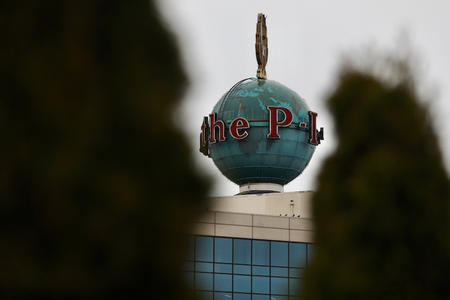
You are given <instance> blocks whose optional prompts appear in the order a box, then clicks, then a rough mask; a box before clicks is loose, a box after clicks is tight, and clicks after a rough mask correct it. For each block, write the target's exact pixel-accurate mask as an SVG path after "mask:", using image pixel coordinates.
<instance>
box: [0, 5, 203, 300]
mask: <svg viewBox="0 0 450 300" xmlns="http://www.w3.org/2000/svg"><path fill="white" fill-rule="evenodd" d="M0 33H1V34H0V36H1V39H2V43H1V44H2V45H1V46H0V87H1V91H0V93H1V101H0V133H1V139H2V141H3V142H2V146H1V148H0V166H1V169H0V199H1V200H0V261H1V263H0V268H1V272H0V291H1V292H0V294H2V298H3V299H26V298H44V299H61V298H64V299H68V298H74V299H75V298H92V299H122V298H123V299H134V298H138V297H139V299H146V298H147V299H149V298H151V299H156V298H164V299H177V298H178V299H186V298H188V295H186V294H185V292H186V290H185V289H184V287H183V283H182V280H181V277H180V274H179V272H178V270H179V268H180V265H181V263H182V261H183V255H184V254H183V251H184V249H185V246H186V239H185V236H184V232H183V230H186V228H187V226H188V224H189V222H190V221H191V220H192V218H194V217H196V216H197V215H198V213H199V211H200V209H201V208H202V207H203V206H204V205H205V203H204V199H205V193H206V192H207V186H208V184H207V181H205V178H202V177H201V176H200V175H199V173H198V172H197V171H196V170H195V168H194V166H193V162H192V160H191V156H190V152H189V150H188V146H187V142H186V140H185V138H184V136H183V135H182V134H181V132H180V130H179V129H178V128H179V127H178V128H177V127H176V126H174V119H175V118H176V115H175V112H176V111H177V106H178V104H179V101H180V98H181V96H182V93H183V91H184V89H185V86H186V77H185V74H184V72H183V70H182V68H181V63H180V59H179V55H178V52H177V49H176V47H175V44H174V42H173V39H172V37H171V36H170V35H169V34H168V32H167V31H166V29H165V28H164V27H163V26H162V24H161V21H160V17H159V15H158V14H157V12H156V9H155V6H154V4H153V3H152V2H151V1H148V0H139V1H100V0H98V1H91V0H89V1H88V0H81V1H80V0H76V1H56V0H53V1H4V2H2V3H1V4H0Z"/></svg>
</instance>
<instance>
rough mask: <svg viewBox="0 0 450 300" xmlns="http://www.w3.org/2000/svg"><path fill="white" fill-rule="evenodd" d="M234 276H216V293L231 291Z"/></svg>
mask: <svg viewBox="0 0 450 300" xmlns="http://www.w3.org/2000/svg"><path fill="white" fill-rule="evenodd" d="M231 280H232V275H225V274H214V289H215V290H216V291H225V292H228V291H231V290H232V288H233V283H232V281H231Z"/></svg>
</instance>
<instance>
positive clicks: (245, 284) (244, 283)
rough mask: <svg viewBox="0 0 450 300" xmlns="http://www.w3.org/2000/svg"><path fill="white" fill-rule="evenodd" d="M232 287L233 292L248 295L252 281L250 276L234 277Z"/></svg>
mask: <svg viewBox="0 0 450 300" xmlns="http://www.w3.org/2000/svg"><path fill="white" fill-rule="evenodd" d="M233 281H234V282H233V285H234V287H233V288H234V291H235V292H247V293H250V291H251V286H252V280H251V277H250V276H242V275H234V278H233Z"/></svg>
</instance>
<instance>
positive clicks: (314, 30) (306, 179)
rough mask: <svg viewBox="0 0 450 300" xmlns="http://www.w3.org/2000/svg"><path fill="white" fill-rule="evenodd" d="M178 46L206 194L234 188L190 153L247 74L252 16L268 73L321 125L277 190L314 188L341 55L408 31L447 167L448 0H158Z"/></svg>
mask: <svg viewBox="0 0 450 300" xmlns="http://www.w3.org/2000/svg"><path fill="white" fill-rule="evenodd" d="M158 3H159V6H160V9H161V13H162V14H163V16H164V17H165V20H166V22H167V25H168V26H169V27H170V29H171V30H172V31H173V32H174V34H175V35H176V37H177V39H178V43H179V46H180V48H181V52H182V56H183V61H184V63H185V68H186V70H187V72H188V75H189V77H190V81H191V85H190V87H189V90H188V91H187V93H186V95H185V99H184V100H185V101H184V102H183V106H182V108H181V109H180V111H178V112H177V114H176V118H177V119H178V120H179V121H181V124H183V125H182V127H183V130H185V132H186V134H187V135H188V137H189V139H190V141H191V144H192V151H193V155H194V157H195V159H196V161H197V163H198V165H199V167H200V168H201V169H202V170H204V171H205V172H207V173H209V174H212V175H213V176H214V178H215V186H214V189H213V191H212V195H221V196H225V195H233V194H236V193H237V192H238V186H237V185H235V184H234V183H232V182H230V181H228V179H226V178H225V177H224V176H222V175H221V174H220V172H219V170H218V169H217V168H216V167H215V166H214V164H213V162H212V160H211V159H210V158H207V157H205V156H203V155H202V154H201V153H200V152H199V151H198V135H199V132H200V125H201V122H202V117H203V116H206V115H208V114H209V113H210V111H211V110H212V108H213V106H214V104H215V103H216V102H217V101H218V100H219V99H220V97H221V96H222V95H223V94H224V93H225V92H227V91H228V90H229V89H230V88H231V87H232V86H233V84H235V83H236V82H237V81H239V80H241V79H243V78H247V77H251V76H255V74H256V69H257V64H256V58H255V50H254V49H255V48H254V47H255V46H254V43H255V38H254V36H255V28H256V16H257V14H258V13H259V12H262V13H264V14H266V16H267V28H268V41H269V59H268V63H267V67H266V70H267V76H268V78H269V79H272V80H276V81H278V82H280V83H282V84H284V85H286V86H287V87H289V88H291V89H292V90H294V91H296V92H297V93H298V94H299V95H300V96H302V97H303V98H304V99H305V100H306V102H307V103H308V105H309V107H310V109H311V110H313V111H316V112H318V114H319V116H318V120H317V121H318V126H319V127H324V128H325V141H323V142H322V144H321V145H319V146H318V147H317V149H316V151H315V153H314V155H313V157H312V159H311V162H310V164H309V165H308V167H307V168H306V169H305V171H304V172H303V174H301V175H300V176H299V177H298V178H297V179H295V180H294V181H292V182H291V183H290V184H288V185H286V186H285V191H298V190H314V189H315V187H316V184H317V182H316V175H317V173H318V171H319V170H320V165H321V163H322V162H323V160H324V158H325V157H326V156H327V155H328V154H329V153H330V152H331V151H332V150H333V149H334V146H335V138H334V133H333V122H332V120H331V118H330V116H329V114H328V112H327V110H326V108H325V105H324V100H325V98H326V95H327V93H329V92H330V91H331V89H332V87H333V83H334V80H335V77H336V71H337V68H338V66H339V63H340V59H341V58H342V56H343V55H349V54H351V53H355V51H356V50H361V49H363V48H365V47H371V48H379V49H382V50H387V51H395V49H397V48H398V46H399V44H400V46H402V45H401V44H402V43H403V41H404V40H403V39H402V36H404V33H406V35H407V37H408V40H409V44H410V45H411V46H412V48H413V50H414V52H415V53H416V54H417V56H418V57H419V60H418V63H417V64H418V67H419V70H420V73H419V74H418V75H419V79H420V90H422V91H425V94H426V95H427V96H428V98H429V101H428V103H429V104H430V108H431V113H432V115H433V117H434V120H435V128H436V129H437V133H438V135H439V137H440V142H441V146H442V152H443V154H444V158H445V162H446V167H447V170H450V71H449V70H450V34H449V33H450V17H449V13H450V1H448V0H442V1H440V0H428V1H425V0H422V1H412V0H409V1H407V0H378V1H368V0H366V1H362V0H340V1H333V0H328V1H324V0H315V1H312V0H308V1H299V0H297V1H295V0H294V1H287V0H280V1H273V0H272V1H267V0H258V1H255V0H252V1H249V0H247V1H239V0H226V1H214V0H159V2H158Z"/></svg>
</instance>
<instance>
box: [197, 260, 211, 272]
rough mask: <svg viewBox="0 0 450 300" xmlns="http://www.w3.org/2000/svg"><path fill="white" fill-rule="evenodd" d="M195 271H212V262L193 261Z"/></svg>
mask: <svg viewBox="0 0 450 300" xmlns="http://www.w3.org/2000/svg"><path fill="white" fill-rule="evenodd" d="M195 271H196V272H211V273H212V271H213V264H212V263H203V262H196V263H195Z"/></svg>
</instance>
